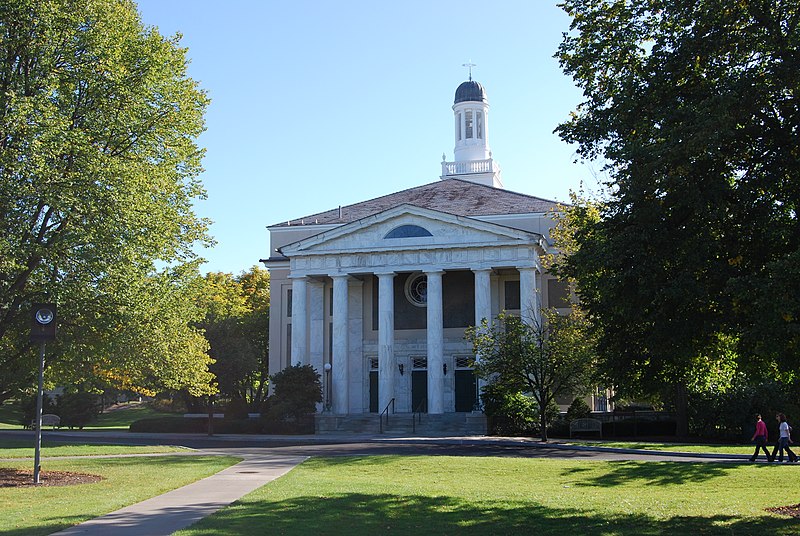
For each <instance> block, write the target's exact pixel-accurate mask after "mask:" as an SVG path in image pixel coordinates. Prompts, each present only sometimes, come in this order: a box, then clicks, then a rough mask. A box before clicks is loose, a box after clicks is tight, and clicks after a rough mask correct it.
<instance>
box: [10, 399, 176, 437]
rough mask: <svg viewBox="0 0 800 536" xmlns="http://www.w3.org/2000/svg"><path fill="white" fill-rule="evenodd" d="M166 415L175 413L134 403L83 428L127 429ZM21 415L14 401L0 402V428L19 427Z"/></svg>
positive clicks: (106, 430) (104, 415) (104, 414)
mask: <svg viewBox="0 0 800 536" xmlns="http://www.w3.org/2000/svg"><path fill="white" fill-rule="evenodd" d="M168 416H175V414H174V413H165V412H162V411H156V410H154V409H152V408H150V406H149V405H148V404H139V403H134V404H131V405H130V406H129V407H126V408H123V409H118V410H115V411H110V412H108V413H101V414H100V415H99V416H98V417H97V419H96V420H95V421H93V422H91V423H89V425H88V426H85V427H84V428H83V430H87V431H92V430H101V431H104V432H109V431H113V430H120V431H123V430H124V431H127V430H128V428H129V427H130V425H131V423H132V422H133V421H138V420H139V419H147V418H150V417H168ZM21 417H22V413H21V412H20V411H19V410H18V408H17V403H16V402H15V401H11V400H6V401H5V402H3V403H2V404H0V430H9V429H13V430H19V429H21V428H22V425H21V424H20V419H21ZM43 429H44V430H45V431H47V430H50V428H49V427H47V426H45V427H43Z"/></svg>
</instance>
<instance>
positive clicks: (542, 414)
mask: <svg viewBox="0 0 800 536" xmlns="http://www.w3.org/2000/svg"><path fill="white" fill-rule="evenodd" d="M539 400H541V402H540V403H539V428H540V429H541V435H542V442H543V443H546V442H547V402H545V400H546V398H545V397H544V396H540V397H539Z"/></svg>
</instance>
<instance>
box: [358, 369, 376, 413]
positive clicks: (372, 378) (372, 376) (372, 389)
mask: <svg viewBox="0 0 800 536" xmlns="http://www.w3.org/2000/svg"><path fill="white" fill-rule="evenodd" d="M362 400H363V399H362ZM369 411H370V413H378V371H377V370H370V371H369Z"/></svg>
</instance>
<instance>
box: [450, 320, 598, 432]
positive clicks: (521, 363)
mask: <svg viewBox="0 0 800 536" xmlns="http://www.w3.org/2000/svg"><path fill="white" fill-rule="evenodd" d="M465 336H466V338H467V340H469V341H470V342H471V343H472V345H473V350H474V352H475V355H476V356H480V359H479V360H478V362H477V363H476V366H475V370H476V374H477V375H478V376H479V377H480V378H482V379H484V380H487V381H491V382H492V383H494V384H499V385H500V386H503V387H505V388H507V389H508V390H509V391H510V392H527V393H530V394H531V396H533V399H534V400H535V401H536V404H537V405H538V412H539V416H538V417H539V425H540V430H541V438H542V441H547V425H548V424H549V423H548V421H549V418H548V408H549V407H550V406H551V405H552V404H553V403H554V402H555V399H556V398H557V397H559V396H561V395H568V394H573V395H574V394H577V393H580V392H583V391H585V390H586V388H587V387H588V386H589V385H591V379H592V377H593V374H594V370H595V367H594V365H595V359H596V352H595V337H594V332H593V330H592V327H591V324H590V323H589V321H588V319H587V318H586V317H585V315H584V314H583V312H582V311H581V310H580V309H579V308H577V307H576V308H574V309H573V310H572V311H571V312H570V313H569V314H568V315H561V314H559V313H558V312H557V311H556V310H555V309H546V310H543V311H542V317H541V320H539V319H534V320H533V321H532V322H530V323H526V322H523V321H522V320H521V319H520V318H518V317H515V316H512V315H508V314H502V315H500V317H499V319H498V322H497V323H492V324H491V325H490V324H489V323H488V322H486V321H485V320H484V322H483V323H482V324H481V326H480V327H479V328H475V327H473V328H470V329H468V330H467V333H466V335H465Z"/></svg>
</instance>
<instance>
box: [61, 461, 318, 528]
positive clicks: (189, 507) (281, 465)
mask: <svg viewBox="0 0 800 536" xmlns="http://www.w3.org/2000/svg"><path fill="white" fill-rule="evenodd" d="M307 458H308V457H307V456H273V455H269V454H267V455H264V456H258V457H248V459H245V460H243V461H241V462H239V463H238V464H236V465H233V466H231V467H228V468H227V469H224V470H222V471H220V472H219V473H217V474H215V475H212V476H210V477H207V478H204V479H203V480H199V481H197V482H195V483H193V484H189V485H188V486H184V487H182V488H178V489H175V490H172V491H170V492H167V493H164V494H163V495H158V496H156V497H153V498H152V499H148V500H146V501H142V502H140V503H137V504H133V505H131V506H128V507H125V508H123V509H121V510H117V511H116V512H111V513H110V514H106V515H104V516H101V517H98V518H95V519H92V520H90V521H86V522H84V523H81V524H80V525H75V526H74V527H71V528H69V529H66V530H62V531H60V532H56V533H55V534H58V535H60V536H76V535H83V536H107V535H109V534H113V535H114V536H167V535H169V534H172V533H173V532H175V531H177V530H181V529H183V528H186V527H188V526H189V525H191V524H193V523H196V522H197V521H199V520H200V519H202V518H204V517H206V516H208V515H211V514H213V513H214V512H216V511H217V510H219V509H220V508H223V507H225V506H227V505H229V504H231V503H232V502H234V501H236V500H237V499H239V498H241V497H243V496H245V495H247V494H248V493H250V492H251V491H254V490H256V489H258V488H260V487H261V486H263V485H264V484H266V483H268V482H271V481H272V480H275V479H276V478H278V477H280V476H282V475H284V474H286V473H287V472H289V471H290V470H291V469H292V468H293V467H295V466H296V465H297V464H299V463H300V462H302V461H304V460H306V459H307Z"/></svg>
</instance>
